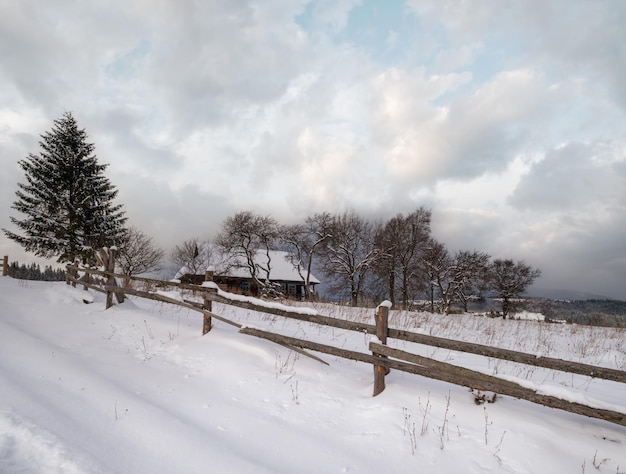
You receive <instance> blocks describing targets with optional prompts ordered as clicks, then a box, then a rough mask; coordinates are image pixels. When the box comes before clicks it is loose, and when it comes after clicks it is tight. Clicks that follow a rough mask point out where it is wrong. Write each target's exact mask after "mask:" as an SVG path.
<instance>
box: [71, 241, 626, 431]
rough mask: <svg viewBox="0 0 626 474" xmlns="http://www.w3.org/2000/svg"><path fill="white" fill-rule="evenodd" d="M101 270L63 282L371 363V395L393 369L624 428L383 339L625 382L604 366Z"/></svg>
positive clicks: (608, 415) (383, 316) (611, 417)
mask: <svg viewBox="0 0 626 474" xmlns="http://www.w3.org/2000/svg"><path fill="white" fill-rule="evenodd" d="M101 253H102V252H101ZM102 257H103V259H104V260H106V261H105V262H104V263H107V264H108V263H109V262H111V261H112V260H113V257H112V256H110V255H109V254H102ZM105 257H106V258H105ZM105 268H109V270H110V271H103V270H99V269H95V268H83V267H79V266H76V265H68V266H67V280H66V281H67V283H68V284H73V285H74V286H76V285H77V284H78V285H83V287H84V288H91V289H93V290H95V291H100V292H103V293H106V294H107V307H109V306H110V304H112V295H116V299H117V300H118V301H120V300H122V301H123V297H124V295H131V296H136V297H140V298H146V299H150V300H154V301H160V302H163V303H169V304H174V305H178V306H181V307H184V308H188V309H191V310H195V311H198V312H200V313H201V314H202V315H203V318H204V322H203V330H202V334H206V333H207V332H209V331H210V330H211V320H212V319H213V318H215V319H216V320H219V321H222V322H224V323H226V324H229V325H231V326H234V327H236V328H238V330H239V332H240V333H241V334H246V335H250V336H255V337H258V338H262V339H265V340H268V341H271V342H274V343H276V344H280V345H282V346H284V347H287V348H289V349H290V350H294V351H296V352H299V353H301V354H304V355H305V356H307V357H310V358H312V359H315V360H317V361H319V362H321V363H324V364H327V362H326V361H324V360H322V359H321V358H319V357H317V356H315V355H312V354H310V353H309V352H307V351H315V352H319V353H322V354H329V355H333V356H337V357H341V358H345V359H350V360H355V361H359V362H363V363H366V364H372V365H373V367H374V395H377V394H378V393H380V392H382V391H383V390H384V377H385V375H386V374H388V373H389V370H390V369H396V370H400V371H403V372H407V373H412V374H416V375H421V376H424V377H428V378H432V379H436V380H441V381H444V382H449V383H453V384H455V385H461V386H466V387H469V388H471V389H475V390H481V391H491V392H494V393H497V394H502V395H508V396H512V397H515V398H520V399H524V400H528V401H531V402H534V403H539V404H541V405H545V406H548V407H552V408H557V409H561V410H565V411H569V412H572V413H576V414H580V415H584V416H588V417H592V418H598V419H602V420H606V421H610V422H612V423H616V424H619V425H622V426H626V414H623V413H620V412H615V411H611V410H605V409H599V408H593V407H589V406H587V405H583V404H580V403H575V402H571V401H566V400H563V399H560V398H556V397H553V396H550V395H543V394H540V393H537V392H536V391H535V390H533V389H531V388H526V387H522V386H521V385H519V384H517V383H515V382H512V381H508V380H504V379H501V378H498V377H495V376H491V375H487V374H483V373H480V372H476V371H473V370H470V369H466V368H463V367H459V366H455V365H453V364H449V363H445V362H440V361H436V360H434V359H430V358H428V357H424V356H420V355H417V354H413V353H410V352H408V351H404V350H400V349H396V348H393V347H389V346H387V345H386V340H387V338H391V339H396V340H400V341H406V342H410V343H415V344H421V345H427V346H433V347H439V348H443V349H449V350H453V351H459V352H466V353H471V354H477V355H481V356H484V357H490V358H496V359H502V360H507V361H511V362H515V363H520V364H525V365H532V366H537V367H542V368H547V369H551V370H558V371H562V372H567V373H572V374H578V375H583V376H589V377H594V378H600V379H605V380H610V381H614V382H620V383H626V372H624V371H621V370H616V369H610V368H606V367H596V366H591V365H587V364H581V363H577V362H572V361H566V360H562V359H554V358H549V357H539V356H535V355H532V354H528V353H523V352H517V351H512V350H508V349H501V348H497V347H490V346H485V345H481V344H475V343H470V342H463V341H456V340H451V339H444V338H440V337H435V336H429V335H425V334H418V333H414V332H411V331H406V330H400V329H395V328H388V327H387V317H388V308H387V307H385V306H381V307H379V308H378V309H377V313H376V317H375V322H376V324H367V323H362V322H356V321H347V320H344V319H337V318H331V317H329V316H323V315H320V314H315V313H307V312H305V311H290V310H287V309H282V308H277V307H269V306H265V305H262V304H257V303H254V302H253V301H251V300H240V299H235V298H229V297H228V294H225V293H223V292H220V291H218V289H217V288H216V287H211V286H201V285H193V284H188V283H178V282H172V281H163V280H156V279H150V278H144V277H138V276H128V275H123V274H118V273H115V272H114V271H113V268H112V267H111V266H105ZM79 272H82V273H84V275H83V276H82V277H80V278H79V277H78V274H79ZM91 275H97V276H100V277H103V279H105V280H101V281H94V278H93V277H92V276H91ZM116 278H119V279H121V280H122V281H124V282H125V283H128V282H131V281H137V282H143V283H146V284H149V285H153V286H154V287H156V288H167V287H174V288H178V289H181V290H188V291H192V292H193V293H195V294H196V295H197V296H199V297H201V298H202V299H203V301H204V302H203V303H199V302H197V301H191V300H184V299H181V300H179V299H176V298H171V297H168V296H166V295H162V294H159V293H156V292H151V291H142V290H137V289H134V288H131V287H130V285H129V284H125V285H124V286H119V285H118V284H117V282H116ZM110 300H111V301H110ZM213 302H215V303H220V304H225V305H231V306H235V307H239V308H243V309H247V310H250V311H255V312H261V313H267V314H272V315H275V316H280V317H284V318H289V319H294V320H298V321H304V322H308V323H312V324H319V325H323V326H329V327H333V328H338V329H343V330H347V331H355V332H359V333H365V334H371V335H372V336H376V339H377V341H375V340H372V341H370V343H369V346H368V348H367V349H368V350H369V351H370V353H364V352H358V351H352V350H347V349H343V348H338V347H334V346H331V345H326V344H321V343H317V342H312V341H307V340H304V339H298V338H293V337H289V336H285V335H281V334H276V333H272V332H267V331H264V330H261V329H257V328H252V327H246V326H242V325H241V324H240V323H237V322H236V321H232V320H230V319H228V318H225V317H223V316H220V315H218V314H215V312H213V311H212V307H211V306H212V303H213Z"/></svg>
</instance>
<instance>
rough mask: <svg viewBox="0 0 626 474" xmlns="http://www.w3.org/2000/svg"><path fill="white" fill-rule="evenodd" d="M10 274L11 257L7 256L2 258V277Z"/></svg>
mask: <svg viewBox="0 0 626 474" xmlns="http://www.w3.org/2000/svg"><path fill="white" fill-rule="evenodd" d="M8 274H9V256H8V255H5V256H4V257H3V258H2V276H3V277H5V276H7V275H8Z"/></svg>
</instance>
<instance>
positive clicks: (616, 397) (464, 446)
mask: <svg viewBox="0 0 626 474" xmlns="http://www.w3.org/2000/svg"><path fill="white" fill-rule="evenodd" d="M87 295H89V297H88V298H86V296H87ZM85 299H86V300H88V301H93V303H91V304H85V303H84V300H85ZM315 308H316V310H317V311H319V313H320V314H325V315H329V316H333V317H346V318H348V317H349V318H355V319H359V320H365V319H367V320H368V321H369V322H370V323H372V322H373V319H374V318H373V316H374V310H373V309H369V310H361V313H353V312H352V311H353V310H352V309H350V308H345V307H335V306H332V305H329V306H321V305H320V306H316V307H315ZM213 311H214V312H215V313H216V314H220V315H223V316H224V317H226V318H229V319H233V320H236V321H237V322H239V323H240V324H242V325H243V326H246V327H256V328H259V329H263V330H268V331H272V332H279V333H284V334H286V335H290V336H294V335H295V336H296V337H301V338H305V339H311V340H318V341H324V342H326V343H327V344H332V345H335V346H338V347H345V348H348V349H353V350H354V349H356V350H360V351H362V352H367V349H366V347H367V343H368V341H369V340H373V339H371V338H370V337H369V336H367V335H363V334H361V333H354V332H348V331H341V330H338V329H336V328H329V327H323V326H317V325H313V324H310V323H302V322H298V321H292V320H286V319H284V318H281V317H278V316H274V315H263V314H259V313H256V312H254V311H249V310H243V309H238V308H234V307H232V306H226V305H222V304H218V303H214V304H213ZM390 325H391V326H392V327H402V328H410V329H411V330H416V331H418V330H419V331H420V332H423V333H426V334H433V335H437V336H442V337H455V338H463V339H465V340H471V341H473V342H477V343H482V344H484V343H491V344H497V345H498V346H501V347H507V348H516V349H518V350H525V351H527V352H532V351H536V352H538V351H539V348H540V347H541V348H542V349H541V352H543V353H545V354H546V355H549V356H550V357H559V358H563V359H570V360H577V361H578V360H580V361H582V362H585V363H591V364H601V365H603V366H607V367H613V368H618V369H622V370H624V369H625V368H626V346H625V344H626V342H625V341H626V337H625V334H626V332H625V331H624V330H616V329H612V330H611V329H608V328H589V327H582V326H572V325H550V324H546V323H541V322H536V321H524V320H521V321H508V320H507V321H504V320H501V319H491V318H484V317H474V316H469V315H455V316H453V317H451V316H448V317H445V316H439V315H430V314H427V313H402V312H396V311H391V312H390ZM201 330H202V316H201V314H199V313H197V312H195V311H190V310H187V309H181V308H179V307H176V306H173V305H168V304H163V303H159V302H155V301H150V300H141V299H137V298H132V297H131V298H129V299H127V301H126V302H125V303H124V304H122V305H116V306H114V307H113V308H111V309H109V310H105V309H104V295H102V294H99V293H92V292H83V291H82V290H80V289H74V288H71V287H69V286H67V285H65V284H64V283H44V282H24V281H18V280H13V279H11V278H8V277H4V278H0V472H1V473H18V472H19V473H71V474H74V473H130V472H132V473H182V472H184V473H206V472H228V473H235V474H237V473H290V474H291V473H295V472H297V473H321V472H324V473H332V472H337V473H341V472H347V473H381V472H394V473H404V472H407V473H409V472H410V473H413V472H428V473H449V472H463V473H484V472H494V473H495V472H507V473H554V472H601V473H602V472H604V473H618V472H622V473H623V472H626V449H625V448H626V428H625V427H622V426H619V425H615V424H611V423H608V422H605V421H602V420H597V419H591V418H586V417H583V416H580V415H575V414H571V413H567V412H563V411H560V410H555V409H550V408H546V407H542V406H540V405H536V404H533V403H530V402H526V401H523V400H517V399H514V398H511V397H506V396H498V397H497V401H496V402H495V403H489V404H487V403H486V404H483V405H476V404H475V402H474V396H473V395H472V393H471V392H470V391H469V390H468V389H467V388H464V387H458V386H455V385H451V384H447V383H443V382H437V381H433V380H430V379H426V378H422V377H418V376H415V375H411V374H406V373H402V372H399V371H393V370H392V371H391V373H390V374H389V375H388V376H387V378H386V384H387V388H386V390H385V391H384V392H383V393H382V394H380V395H379V396H377V397H372V386H373V370H372V366H371V365H367V364H362V363H358V362H354V361H348V360H345V359H340V358H337V357H332V356H327V355H321V356H320V357H322V358H323V359H325V360H326V361H327V362H329V364H330V365H329V366H326V365H323V364H320V363H319V362H317V361H315V360H312V359H310V358H308V357H305V356H303V355H300V354H297V353H295V352H292V351H290V350H289V349H287V348H285V347H283V346H280V345H276V344H273V343H271V342H269V341H266V340H263V339H259V338H254V337H250V336H246V335H243V334H240V333H239V332H238V330H237V329H236V328H233V327H232V326H229V325H227V324H223V323H221V322H220V321H214V322H213V329H212V331H211V332H209V333H208V334H207V335H205V336H201ZM396 342H397V341H396ZM399 344H400V345H402V346H403V347H405V348H407V349H410V350H411V351H415V352H420V351H421V352H422V353H423V354H424V355H428V356H431V357H434V358H437V359H439V360H444V361H447V362H451V363H455V364H458V365H463V366H465V367H468V368H472V369H474V370H481V371H483V372H486V373H490V374H497V375H498V376H502V377H504V378H507V377H513V378H515V379H516V381H518V382H520V381H521V382H523V383H525V384H532V385H529V386H532V387H533V388H535V389H539V390H541V391H542V393H551V394H556V395H557V396H561V397H568V398H566V399H572V400H577V401H581V400H584V402H585V403H591V404H593V403H597V404H605V405H603V406H611V407H613V409H617V408H619V409H620V411H622V412H623V411H624V408H625V407H626V397H625V394H626V388H625V387H624V385H623V384H618V383H615V382H610V381H602V380H595V379H590V378H588V377H583V376H572V375H568V374H561V373H558V372H555V371H551V370H547V369H540V368H536V367H532V368H529V367H526V366H520V365H519V364H514V363H509V362H505V361H494V360H492V359H491V360H490V359H486V358H481V357H479V356H474V355H470V354H461V353H454V352H450V351H447V350H442V349H436V348H431V347H426V346H418V345H410V344H408V343H403V342H400V343H399ZM607 354H609V355H607ZM316 355H319V354H316ZM569 397H571V398H569ZM596 466H597V467H596Z"/></svg>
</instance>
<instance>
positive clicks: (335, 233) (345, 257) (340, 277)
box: [322, 212, 381, 306]
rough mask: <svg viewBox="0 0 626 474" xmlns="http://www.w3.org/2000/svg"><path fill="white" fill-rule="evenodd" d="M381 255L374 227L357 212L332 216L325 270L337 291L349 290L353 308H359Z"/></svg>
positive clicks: (325, 249)
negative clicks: (367, 280) (361, 297)
mask: <svg viewBox="0 0 626 474" xmlns="http://www.w3.org/2000/svg"><path fill="white" fill-rule="evenodd" d="M380 255H381V254H380V251H379V250H378V249H377V248H376V246H375V245H374V226H373V225H372V223H370V222H368V221H366V220H365V219H363V218H362V217H360V216H358V215H356V214H355V213H354V212H344V213H343V214H341V215H339V216H333V218H332V223H331V227H330V237H329V238H328V239H327V240H326V241H325V245H324V246H323V258H322V270H323V272H324V274H325V275H326V276H327V277H329V278H330V279H331V280H333V281H334V284H332V285H331V287H332V288H333V289H334V290H336V291H341V290H345V289H349V291H350V303H351V304H352V306H356V305H357V304H358V300H359V297H360V296H361V293H362V291H363V288H364V284H365V279H366V276H367V274H368V272H369V270H370V269H371V267H372V265H373V264H374V263H375V262H376V261H377V260H378V259H379V258H380Z"/></svg>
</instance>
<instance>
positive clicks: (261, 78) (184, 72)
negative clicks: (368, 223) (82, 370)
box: [0, 0, 626, 300]
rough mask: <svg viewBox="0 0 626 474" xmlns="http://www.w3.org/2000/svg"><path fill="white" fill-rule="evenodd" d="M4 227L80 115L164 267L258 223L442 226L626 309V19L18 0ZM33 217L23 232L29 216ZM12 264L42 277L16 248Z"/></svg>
mask: <svg viewBox="0 0 626 474" xmlns="http://www.w3.org/2000/svg"><path fill="white" fill-rule="evenodd" d="M0 11H1V12H2V14H1V15H0V160H1V163H2V168H1V169H2V171H0V180H1V182H0V209H2V211H1V212H0V227H3V228H7V227H8V226H9V227H10V221H9V216H10V215H12V213H14V212H15V211H13V210H12V209H10V206H11V204H12V202H13V201H14V200H15V191H16V189H17V183H18V182H23V181H24V176H23V172H22V171H21V169H20V168H19V166H18V164H17V162H18V161H19V160H20V159H23V158H25V157H26V156H27V155H28V154H29V153H37V152H38V150H39V147H38V140H39V137H40V135H41V134H42V133H44V132H45V131H47V130H49V129H50V128H51V127H52V122H53V120H54V119H56V118H59V117H60V116H61V115H62V114H63V113H64V112H65V111H70V112H72V113H73V115H74V117H75V118H76V119H77V121H78V123H79V126H81V127H83V128H85V130H86V131H87V133H88V135H89V139H90V141H91V142H93V143H94V144H95V146H96V155H97V156H98V159H99V161H100V162H101V163H106V164H108V165H109V166H108V168H107V171H106V173H107V177H108V178H109V179H110V180H111V182H112V184H114V185H115V186H116V187H117V188H118V190H119V195H118V201H119V202H120V203H122V204H123V205H124V207H125V209H126V212H127V216H128V217H129V224H130V225H133V226H135V227H137V228H139V229H140V230H142V231H144V232H146V233H147V234H149V235H151V236H153V238H154V239H155V241H156V243H157V244H158V245H160V246H162V247H163V248H164V249H166V250H168V251H169V250H171V249H172V248H173V247H174V246H175V245H177V244H180V243H181V242H183V241H184V240H186V239H189V238H193V237H199V238H203V239H204V238H211V237H212V236H214V235H215V233H216V232H217V230H219V227H220V225H221V223H222V222H223V220H224V219H225V218H226V217H228V216H231V215H233V214H235V213H236V212H239V211H242V210H250V211H254V212H257V213H260V214H269V215H272V216H273V217H275V218H276V219H277V220H279V221H280V222H281V223H285V224H288V223H295V222H299V221H301V220H303V219H304V218H305V217H306V216H308V215H311V214H313V213H316V212H323V211H328V212H331V213H340V212H343V211H344V210H354V211H356V212H358V213H359V214H362V215H363V216H366V217H372V218H375V219H383V220H384V219H388V218H390V217H392V216H394V215H395V214H397V213H399V212H402V213H408V212H411V211H413V210H414V209H416V208H418V207H420V206H425V207H427V208H430V209H431V210H432V212H433V222H432V230H433V236H434V237H435V238H437V239H438V240H439V241H441V242H443V243H444V244H445V245H446V246H447V247H448V248H449V249H450V250H451V251H452V252H455V251H457V250H474V249H476V250H480V251H483V252H487V253H489V254H490V255H492V256H493V257H494V258H512V259H515V260H524V261H525V262H526V263H528V264H530V265H531V266H533V267H536V268H539V269H541V270H542V272H543V273H542V276H541V278H540V279H539V280H538V281H537V283H536V285H537V286H542V287H544V288H564V289H569V290H577V291H585V292H591V293H596V294H599V295H604V296H608V297H614V298H619V299H624V300H626V284H625V281H626V192H625V191H624V190H625V189H626V186H625V185H626V116H625V112H626V89H625V88H624V86H623V84H624V80H625V79H626V30H625V29H624V28H623V25H624V24H626V2H623V1H621V0H614V1H611V0H598V1H586V0H549V1H541V2H539V1H513V0H505V1H497V2H496V1H492V0H472V1H464V0H459V1H454V2H453V1H443V0H412V1H406V2H400V1H385V2H382V1H373V0H362V1H357V0H345V1H343V0H333V1H330V0H329V1H325V0H313V1H305V0H267V1H262V2H261V1H244V0H239V1H233V0H207V1H202V2H198V1H181V0H177V1H173V0H171V1H170V0H152V1H147V0H132V1H126V0H125V1H116V0H112V1H106V2H105V1H93V2H71V1H62V0H61V1H58V2H54V4H53V3H50V2H39V1H34V0H22V1H20V2H14V1H10V0H0ZM17 217H19V216H17ZM0 253H3V254H9V255H10V257H11V260H14V259H19V260H20V261H28V260H29V259H31V260H32V257H29V256H26V255H25V254H23V253H22V252H21V249H20V248H19V247H17V246H16V244H14V243H13V242H11V241H7V239H6V238H4V237H0Z"/></svg>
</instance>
